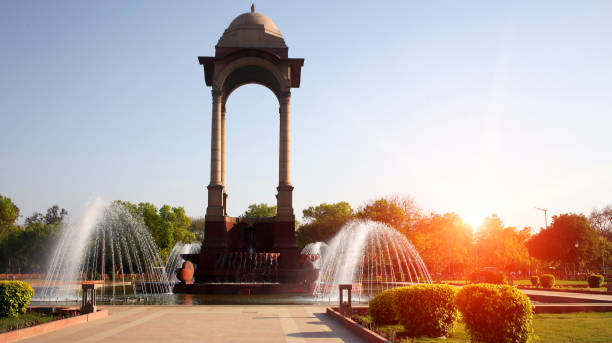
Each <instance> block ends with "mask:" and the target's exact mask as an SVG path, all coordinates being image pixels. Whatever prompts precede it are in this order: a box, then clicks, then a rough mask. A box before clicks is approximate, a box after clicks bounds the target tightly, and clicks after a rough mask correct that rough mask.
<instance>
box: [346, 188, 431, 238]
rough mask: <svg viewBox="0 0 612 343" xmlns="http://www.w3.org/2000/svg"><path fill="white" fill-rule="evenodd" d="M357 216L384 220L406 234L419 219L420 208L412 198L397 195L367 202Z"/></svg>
mask: <svg viewBox="0 0 612 343" xmlns="http://www.w3.org/2000/svg"><path fill="white" fill-rule="evenodd" d="M355 216H356V217H357V218H360V219H370V220H374V221H379V222H383V223H385V224H387V225H389V226H391V227H394V228H395V229H397V230H399V231H400V232H402V233H404V234H406V233H407V232H408V231H409V230H411V229H413V228H414V225H415V224H416V222H417V221H418V220H419V218H420V210H419V208H418V207H417V206H416V204H415V203H414V201H412V199H410V198H408V197H402V196H397V195H396V196H391V197H386V198H380V199H377V200H374V201H371V202H369V203H367V204H365V205H364V206H362V207H361V208H359V210H358V211H357V213H356V214H355Z"/></svg>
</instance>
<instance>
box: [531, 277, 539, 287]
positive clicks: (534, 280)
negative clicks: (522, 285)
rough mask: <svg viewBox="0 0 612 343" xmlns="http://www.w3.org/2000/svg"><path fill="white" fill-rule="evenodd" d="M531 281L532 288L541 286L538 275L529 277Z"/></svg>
mask: <svg viewBox="0 0 612 343" xmlns="http://www.w3.org/2000/svg"><path fill="white" fill-rule="evenodd" d="M529 280H530V281H531V285H532V286H538V285H540V278H539V277H538V276H537V275H532V276H530V277H529Z"/></svg>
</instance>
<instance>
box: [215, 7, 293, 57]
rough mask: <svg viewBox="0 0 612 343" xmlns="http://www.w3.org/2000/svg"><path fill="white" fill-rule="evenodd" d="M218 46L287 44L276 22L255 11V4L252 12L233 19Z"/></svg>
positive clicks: (257, 46)
mask: <svg viewBox="0 0 612 343" xmlns="http://www.w3.org/2000/svg"><path fill="white" fill-rule="evenodd" d="M217 47H221V48H229V47H236V48H237V47H241V48H246V47H249V48H286V47H287V46H286V45H285V40H284V39H283V35H282V34H281V33H280V31H279V30H278V28H277V27H276V25H275V24H274V22H273V21H272V20H271V19H270V18H268V17H267V16H265V15H264V14H261V13H258V12H255V6H251V12H247V13H243V14H241V15H239V16H238V17H236V19H234V20H232V22H231V24H230V25H229V27H228V28H227V29H226V30H225V32H223V35H222V36H221V38H220V39H219V42H218V43H217Z"/></svg>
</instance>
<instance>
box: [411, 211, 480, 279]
mask: <svg viewBox="0 0 612 343" xmlns="http://www.w3.org/2000/svg"><path fill="white" fill-rule="evenodd" d="M407 236H408V239H409V240H410V242H411V243H412V244H414V246H415V248H417V250H418V251H419V254H420V255H421V258H422V259H423V262H425V265H426V266H427V269H428V270H429V272H430V273H431V274H432V275H436V274H439V273H445V272H446V273H453V272H459V273H463V271H464V269H465V268H466V267H467V265H468V263H469V262H470V259H471V255H472V251H471V250H472V243H473V234H472V227H471V226H470V225H468V224H467V223H465V222H464V221H463V220H462V219H461V217H460V216H459V215H458V214H456V213H445V214H442V215H441V214H437V213H430V214H429V215H427V216H423V217H421V218H420V219H419V220H418V221H417V223H416V225H415V227H414V229H413V230H408V232H407Z"/></svg>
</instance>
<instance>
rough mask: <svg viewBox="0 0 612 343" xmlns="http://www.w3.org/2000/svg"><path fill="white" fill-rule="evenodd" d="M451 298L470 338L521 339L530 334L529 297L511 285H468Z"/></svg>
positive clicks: (484, 342) (519, 342)
mask: <svg viewBox="0 0 612 343" xmlns="http://www.w3.org/2000/svg"><path fill="white" fill-rule="evenodd" d="M455 302H456V304H457V308H458V309H459V311H460V312H461V314H462V316H463V321H464V322H465V327H466V330H467V332H468V334H469V335H470V338H471V342H476V343H489V342H496V343H497V342H500V343H524V342H527V341H529V338H530V337H531V335H532V334H533V327H532V325H531V322H532V319H533V307H532V305H531V301H529V298H528V297H527V296H526V295H525V294H523V293H521V291H519V290H518V289H516V288H515V287H513V286H509V285H491V284H475V285H468V286H465V287H463V288H462V289H461V290H460V291H459V292H458V293H457V297H456V298H455Z"/></svg>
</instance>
